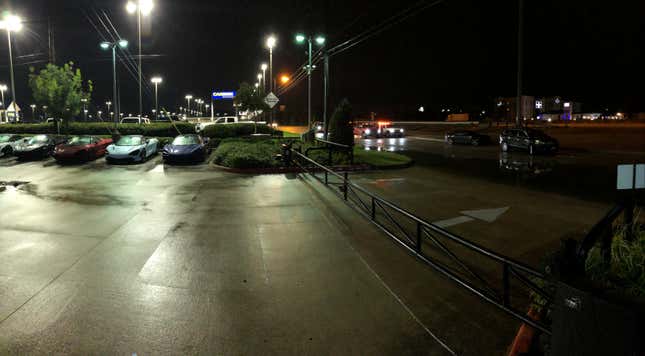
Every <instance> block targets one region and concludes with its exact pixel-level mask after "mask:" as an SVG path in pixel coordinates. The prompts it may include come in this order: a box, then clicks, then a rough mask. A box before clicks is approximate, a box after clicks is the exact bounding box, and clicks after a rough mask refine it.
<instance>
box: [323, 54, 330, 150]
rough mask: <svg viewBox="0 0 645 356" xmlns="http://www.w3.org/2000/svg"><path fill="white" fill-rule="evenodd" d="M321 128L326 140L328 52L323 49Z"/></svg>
mask: <svg viewBox="0 0 645 356" xmlns="http://www.w3.org/2000/svg"><path fill="white" fill-rule="evenodd" d="M323 87H324V90H323V130H325V132H324V138H325V140H327V131H328V128H327V101H328V99H329V97H328V92H329V54H328V53H327V51H325V64H324V75H323Z"/></svg>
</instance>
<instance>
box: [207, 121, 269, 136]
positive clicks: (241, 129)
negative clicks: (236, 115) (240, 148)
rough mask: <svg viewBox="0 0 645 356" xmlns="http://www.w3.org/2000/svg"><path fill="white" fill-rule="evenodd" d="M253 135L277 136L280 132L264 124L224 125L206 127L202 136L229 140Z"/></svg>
mask: <svg viewBox="0 0 645 356" xmlns="http://www.w3.org/2000/svg"><path fill="white" fill-rule="evenodd" d="M256 127H257V132H256ZM254 133H259V134H270V135H279V133H280V131H276V130H274V129H273V128H271V127H270V126H269V125H264V124H262V125H261V124H258V125H253V124H226V125H210V126H206V127H205V128H204V131H203V132H202V135H203V136H205V137H210V138H229V137H243V136H249V135H252V134H254Z"/></svg>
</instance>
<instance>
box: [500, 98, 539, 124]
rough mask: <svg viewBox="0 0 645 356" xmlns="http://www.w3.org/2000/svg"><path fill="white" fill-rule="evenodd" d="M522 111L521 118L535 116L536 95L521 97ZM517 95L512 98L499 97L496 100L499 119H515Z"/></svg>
mask: <svg viewBox="0 0 645 356" xmlns="http://www.w3.org/2000/svg"><path fill="white" fill-rule="evenodd" d="M521 101H522V102H521V105H522V112H521V113H520V119H522V120H530V119H532V118H535V97H534V96H522V97H521ZM516 107H517V97H510V98H502V97H500V98H497V99H496V100H495V114H496V116H497V117H498V119H503V120H506V121H514V120H515V117H516V112H517V110H516Z"/></svg>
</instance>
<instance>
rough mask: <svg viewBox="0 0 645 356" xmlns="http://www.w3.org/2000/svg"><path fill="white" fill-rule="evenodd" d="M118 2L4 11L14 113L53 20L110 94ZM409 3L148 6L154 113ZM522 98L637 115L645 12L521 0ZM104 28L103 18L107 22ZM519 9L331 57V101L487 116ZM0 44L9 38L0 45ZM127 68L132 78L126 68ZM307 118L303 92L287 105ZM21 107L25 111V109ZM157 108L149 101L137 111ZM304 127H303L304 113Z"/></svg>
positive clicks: (438, 13)
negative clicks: (310, 39)
mask: <svg viewBox="0 0 645 356" xmlns="http://www.w3.org/2000/svg"><path fill="white" fill-rule="evenodd" d="M125 2H126V1H125V0H124V1H121V0H110V1H107V0H85V1H83V0H18V1H15V0H14V1H7V0H4V1H1V2H0V3H1V4H2V7H3V9H11V10H12V11H13V12H15V13H17V14H19V15H20V16H21V17H22V18H23V19H24V20H25V21H26V23H25V28H24V29H23V31H22V32H21V33H19V34H17V35H15V36H14V58H15V59H14V62H15V65H16V86H17V91H18V95H19V103H20V104H21V106H22V107H23V108H25V107H27V105H28V104H30V103H31V101H32V99H31V94H30V91H29V90H28V88H27V75H28V68H29V66H35V67H36V68H39V67H41V66H44V65H45V64H46V62H47V58H48V57H47V56H48V40H47V38H48V36H47V28H48V26H47V21H48V19H49V20H50V21H51V23H52V25H53V26H52V28H53V30H54V39H55V49H56V62H57V63H58V64H61V63H63V62H65V61H74V62H75V63H76V64H77V66H78V67H80V68H81V70H82V72H83V75H84V77H85V78H86V79H91V80H93V81H94V86H95V91H94V94H93V101H94V102H95V103H101V104H102V103H104V102H105V101H106V100H108V99H110V97H111V83H112V82H111V75H112V74H111V63H110V56H109V53H108V52H104V51H101V49H100V48H99V46H98V44H99V43H100V42H101V41H102V37H101V35H100V34H99V32H97V30H96V29H95V28H94V27H93V26H92V25H91V22H93V23H95V24H97V26H99V29H100V30H101V33H103V34H106V33H107V31H105V29H103V28H102V25H101V24H100V22H99V21H98V16H97V14H99V15H101V14H102V13H103V12H105V13H106V14H107V15H108V16H109V18H110V19H111V21H112V22H113V24H114V26H115V27H116V29H117V30H118V32H119V33H120V35H121V37H124V38H127V39H128V40H129V41H130V43H131V46H130V48H129V49H130V51H131V53H132V54H135V53H136V52H137V48H136V18H135V17H134V16H130V15H128V14H127V13H126V11H125ZM414 3H416V2H412V1H407V2H406V1H367V0H361V1H351V0H350V1H338V0H327V1H325V0H321V1H317V2H307V1H279V0H275V1H248V0H243V1H199V0H156V1H155V9H154V11H153V16H152V17H151V18H150V20H149V21H150V23H148V24H145V26H144V27H145V28H146V29H147V30H148V31H146V35H145V36H144V39H143V44H144V45H143V53H144V59H143V61H144V75H145V76H146V78H147V82H149V78H150V77H151V76H152V75H155V74H159V75H161V76H162V77H163V78H164V84H163V85H162V86H161V87H160V102H161V104H162V105H163V106H166V107H168V108H172V109H173V110H175V109H176V108H177V107H178V106H179V105H183V104H185V101H183V97H184V96H185V95H186V94H187V93H191V94H193V95H195V96H196V97H202V98H204V99H207V98H208V96H209V93H210V92H211V91H212V90H215V89H221V90H230V89H236V88H237V87H238V85H239V83H240V82H241V81H247V82H254V81H255V76H256V75H257V73H258V72H259V65H260V63H261V62H268V50H266V49H265V47H264V39H265V38H266V35H268V34H270V33H275V34H276V36H277V37H278V40H279V42H278V45H277V48H276V49H275V50H274V68H275V69H274V73H275V74H276V75H277V74H281V73H291V72H293V71H295V70H296V69H297V68H298V66H300V65H301V64H303V63H304V61H305V58H306V54H305V49H304V47H299V46H297V45H296V44H295V43H294V41H293V36H294V34H295V33H296V32H299V31H304V32H307V33H312V34H318V33H324V34H326V36H327V38H328V45H330V46H333V45H334V44H336V43H339V42H341V41H342V40H344V39H347V38H349V37H352V36H353V35H356V34H358V33H360V32H361V31H363V30H365V29H367V28H370V27H372V26H374V25H375V24H378V23H380V22H381V21H383V20H384V19H386V18H388V17H389V16H392V15H393V14H395V13H396V12H398V11H400V10H402V9H405V8H407V7H409V6H411V5H412V4H414ZM525 10H526V11H525V14H526V15H525V16H526V18H525V24H526V27H525V51H524V55H525V76H524V81H525V86H524V88H525V89H524V93H525V94H528V95H536V96H551V95H560V96H564V97H566V98H570V99H572V100H577V101H582V102H583V103H585V104H586V106H585V108H586V109H587V110H599V109H600V108H611V110H624V111H645V100H644V99H645V89H644V87H645V80H644V79H645V75H644V73H645V71H644V70H643V65H644V64H645V50H644V48H645V30H644V29H645V26H643V16H644V15H645V5H643V1H640V2H639V1H632V2H627V1H588V0H587V1H583V0H563V1H562V0H560V1H558V0H543V1H532V0H526V9H525ZM103 20H104V21H105V18H103ZM516 36H517V1H476V0H445V1H444V2H443V3H441V4H440V5H438V6H435V7H432V8H429V9H427V10H424V11H422V12H420V13H418V14H417V15H416V16H414V17H411V18H409V19H408V20H406V21H405V22H403V23H401V24H398V25H396V26H394V27H392V28H390V29H388V30H387V31H385V32H383V33H381V34H379V35H378V36H375V37H373V38H371V39H370V40H368V41H366V42H364V43H362V44H360V45H359V46H356V47H354V48H352V49H350V50H348V51H346V52H344V53H342V54H339V55H337V56H335V57H333V58H332V59H331V83H332V85H331V102H332V103H335V102H337V101H338V100H339V99H340V98H343V97H346V98H348V99H349V100H350V102H352V104H353V105H354V107H355V112H356V114H359V115H360V114H365V113H367V112H370V111H375V112H377V113H379V114H380V115H385V116H387V115H389V116H395V115H396V116H397V117H400V116H401V115H403V114H402V113H406V112H412V111H414V110H416V108H418V107H419V106H421V105H423V106H425V107H426V109H427V110H432V109H434V110H437V109H439V108H441V107H444V106H451V107H453V108H459V109H462V110H466V111H468V110H473V111H474V110H481V109H484V108H486V107H488V106H490V105H491V104H492V102H493V98H495V97H497V96H513V95H514V94H515V82H516V74H515V72H516V50H517V46H516V42H517V40H516ZM2 38H4V37H2ZM321 69H322V66H319V67H318V70H317V71H316V72H315V74H314V82H313V86H314V92H313V93H314V109H315V110H316V111H319V110H320V107H321V102H322V80H321ZM133 70H134V69H133ZM119 75H120V78H121V79H122V81H121V97H122V100H123V105H122V107H123V111H125V112H126V113H128V112H134V111H136V110H137V85H136V80H135V77H134V76H132V75H131V74H129V73H128V72H127V71H126V69H125V67H124V66H123V65H121V66H120V70H119ZM0 82H3V83H6V84H9V70H8V55H7V46H6V41H0ZM281 99H282V102H283V103H284V104H286V105H287V107H288V108H289V110H290V111H292V112H295V113H299V112H302V113H304V112H305V106H306V81H303V82H302V83H301V84H299V85H298V86H297V87H295V88H293V89H292V90H290V91H289V92H287V93H286V94H285V95H284V96H283V97H282V98H281ZM27 100H28V101H29V102H26V101H27ZM152 105H153V99H152V91H148V92H147V93H146V95H145V96H144V108H146V110H149V109H150V108H151V107H152ZM303 118H304V116H303Z"/></svg>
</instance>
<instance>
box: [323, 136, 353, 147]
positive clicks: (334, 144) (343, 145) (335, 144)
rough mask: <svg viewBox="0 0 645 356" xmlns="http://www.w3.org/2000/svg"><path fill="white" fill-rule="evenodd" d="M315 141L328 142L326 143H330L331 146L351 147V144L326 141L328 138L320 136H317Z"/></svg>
mask: <svg viewBox="0 0 645 356" xmlns="http://www.w3.org/2000/svg"><path fill="white" fill-rule="evenodd" d="M316 141H318V142H321V143H325V144H328V145H331V146H337V147H340V148H345V149H350V148H352V146H351V145H345V144H342V143H338V142H332V141H328V140H323V139H321V138H317V139H316Z"/></svg>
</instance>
